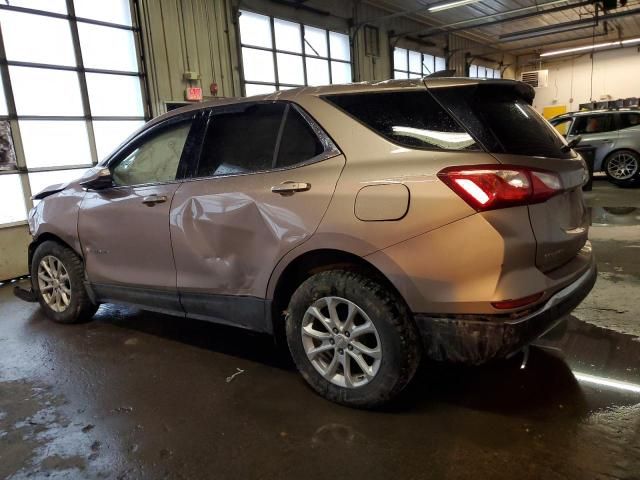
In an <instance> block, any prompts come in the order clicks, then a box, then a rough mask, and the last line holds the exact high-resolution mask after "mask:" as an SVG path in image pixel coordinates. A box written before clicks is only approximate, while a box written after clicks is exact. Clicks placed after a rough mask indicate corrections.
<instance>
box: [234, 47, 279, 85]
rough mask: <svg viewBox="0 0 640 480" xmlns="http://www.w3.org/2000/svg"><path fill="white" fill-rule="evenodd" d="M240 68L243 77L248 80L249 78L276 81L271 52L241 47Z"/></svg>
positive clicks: (257, 80)
mask: <svg viewBox="0 0 640 480" xmlns="http://www.w3.org/2000/svg"><path fill="white" fill-rule="evenodd" d="M242 68H243V71H244V79H245V80H246V81H248V82H250V81H251V80H253V81H256V82H268V83H273V82H275V81H276V74H275V70H274V66H273V54H272V53H271V52H266V51H264V50H256V49H255V48H248V47H242Z"/></svg>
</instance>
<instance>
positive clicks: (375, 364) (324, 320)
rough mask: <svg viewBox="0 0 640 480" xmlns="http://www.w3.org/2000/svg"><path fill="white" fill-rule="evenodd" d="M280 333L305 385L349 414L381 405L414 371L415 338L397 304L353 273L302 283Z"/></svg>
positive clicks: (382, 289) (323, 274) (416, 359)
mask: <svg viewBox="0 0 640 480" xmlns="http://www.w3.org/2000/svg"><path fill="white" fill-rule="evenodd" d="M286 330H287V342H288V344H289V349H290V351H291V355H292V357H293V360H294V362H295V363H296V366H297V367H298V370H299V371H300V373H301V374H302V376H303V377H304V378H305V380H306V381H307V382H308V383H309V384H310V385H311V387H313V389H314V390H316V391H317V392H318V393H320V394H321V395H322V396H324V397H325V398H327V399H329V400H331V401H334V402H337V403H341V404H344V405H348V406H353V407H366V408H372V407H377V406H380V405H382V404H384V403H386V402H388V401H389V400H391V399H393V398H394V397H395V396H397V395H398V394H399V393H400V392H401V391H402V389H403V388H404V387H405V386H406V385H407V384H408V383H409V381H410V380H411V379H412V378H413V375H414V374H415V372H416V369H417V367H418V365H419V363H420V357H421V353H422V349H421V346H420V341H419V337H418V333H417V330H416V327H415V325H414V323H413V321H412V319H411V315H410V313H409V311H408V309H407V307H406V306H405V305H404V302H403V301H402V300H401V299H399V298H397V297H396V296H395V295H393V294H392V293H391V292H389V290H388V289H387V288H385V287H383V286H382V285H381V284H380V283H378V282H376V281H374V280H372V279H370V278H368V277H366V276H363V275H360V274H358V273H354V272H348V271H343V270H331V271H326V272H321V273H318V274H316V275H313V276H312V277H310V278H309V279H307V280H306V281H305V282H304V283H302V285H300V287H298V289H297V290H296V291H295V293H294V294H293V296H292V298H291V302H290V303H289V308H288V312H287V319H286Z"/></svg>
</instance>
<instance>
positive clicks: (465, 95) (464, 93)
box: [432, 83, 572, 158]
mask: <svg viewBox="0 0 640 480" xmlns="http://www.w3.org/2000/svg"><path fill="white" fill-rule="evenodd" d="M518 88H519V87H518V86H517V85H514V87H512V88H510V87H509V86H508V85H496V84H491V83H486V84H483V83H481V84H478V85H472V86H465V87H446V88H434V89H433V90H432V93H433V95H434V96H435V97H436V98H437V99H438V100H439V101H440V102H441V103H442V104H443V105H445V106H446V107H447V108H449V109H450V110H451V111H452V112H453V114H454V115H455V116H456V117H457V118H458V119H459V120H460V122H461V123H462V124H463V125H464V126H465V127H467V128H468V129H469V131H470V132H471V133H472V134H473V135H474V137H475V138H476V139H478V141H480V142H481V143H482V144H483V145H484V147H485V148H486V149H487V150H488V151H490V152H495V153H511V154H516V155H530V156H541V157H556V158H569V157H571V155H572V154H571V152H570V151H567V152H563V151H562V148H563V147H564V146H565V145H566V142H565V140H564V138H562V136H561V135H560V134H559V133H558V132H557V131H556V130H555V129H554V128H553V127H552V126H551V125H550V124H549V122H547V121H546V120H545V119H544V118H543V117H542V116H541V115H540V114H539V113H538V112H536V111H535V110H534V109H533V108H532V107H531V105H529V103H528V102H526V101H525V100H523V99H522V97H523V96H526V94H527V92H524V91H522V92H521V91H518V90H517V89H518Z"/></svg>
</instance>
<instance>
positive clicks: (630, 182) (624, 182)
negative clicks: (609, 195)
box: [604, 150, 640, 187]
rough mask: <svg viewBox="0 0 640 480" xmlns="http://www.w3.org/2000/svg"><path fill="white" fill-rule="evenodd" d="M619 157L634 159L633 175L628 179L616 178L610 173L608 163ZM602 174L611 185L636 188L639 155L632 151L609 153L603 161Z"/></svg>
mask: <svg viewBox="0 0 640 480" xmlns="http://www.w3.org/2000/svg"><path fill="white" fill-rule="evenodd" d="M620 155H624V156H627V158H629V157H630V158H633V159H635V165H636V168H635V173H634V174H633V175H631V176H630V177H629V178H625V179H619V178H616V177H615V176H614V175H613V174H612V173H611V171H610V163H611V162H612V161H613V160H614V159H616V158H617V157H619V156H620ZM604 173H606V174H607V179H608V180H609V181H610V182H611V183H613V184H614V185H617V186H619V187H636V186H638V185H640V154H638V152H634V151H633V150H616V151H615V152H612V153H610V154H609V155H608V156H607V158H606V159H605V161H604Z"/></svg>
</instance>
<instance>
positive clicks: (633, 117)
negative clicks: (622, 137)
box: [620, 113, 640, 129]
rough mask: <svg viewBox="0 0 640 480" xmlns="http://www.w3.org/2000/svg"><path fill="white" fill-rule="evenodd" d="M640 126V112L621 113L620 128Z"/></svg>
mask: <svg viewBox="0 0 640 480" xmlns="http://www.w3.org/2000/svg"><path fill="white" fill-rule="evenodd" d="M638 126H640V113H621V114H620V128H621V129H622V128H631V127H638Z"/></svg>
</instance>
